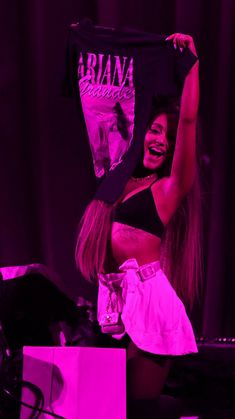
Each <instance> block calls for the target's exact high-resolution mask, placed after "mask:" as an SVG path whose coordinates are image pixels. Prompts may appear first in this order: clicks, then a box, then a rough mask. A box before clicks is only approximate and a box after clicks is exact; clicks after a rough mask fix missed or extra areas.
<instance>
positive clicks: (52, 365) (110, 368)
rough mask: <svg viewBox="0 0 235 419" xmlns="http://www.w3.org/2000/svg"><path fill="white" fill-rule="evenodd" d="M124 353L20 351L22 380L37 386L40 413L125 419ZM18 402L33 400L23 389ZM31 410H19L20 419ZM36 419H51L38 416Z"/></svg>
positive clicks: (25, 418)
mask: <svg viewBox="0 0 235 419" xmlns="http://www.w3.org/2000/svg"><path fill="white" fill-rule="evenodd" d="M125 352H126V351H125V350H124V349H110V348H85V347H24V350H23V380H26V381H30V382H32V383H33V384H35V385H36V386H38V387H39V388H40V389H41V390H42V392H43V394H44V398H45V404H44V409H45V410H48V411H49V412H52V413H56V414H57V415H61V416H63V417H64V418H66V419H126V353H125ZM22 400H23V401H25V402H27V403H29V404H33V405H34V402H35V397H34V395H33V394H32V392H31V391H29V389H27V388H24V389H23V392H22ZM30 413H31V410H30V409H29V408H27V407H24V406H23V407H22V409H21V416H20V417H21V419H28V418H29V417H30ZM39 418H40V419H51V418H52V416H51V415H47V414H44V413H42V414H41V415H40V416H39Z"/></svg>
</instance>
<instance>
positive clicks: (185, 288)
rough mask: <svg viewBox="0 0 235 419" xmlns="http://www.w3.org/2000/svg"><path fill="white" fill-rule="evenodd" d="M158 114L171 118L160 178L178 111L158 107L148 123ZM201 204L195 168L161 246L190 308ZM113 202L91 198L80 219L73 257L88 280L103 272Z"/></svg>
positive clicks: (196, 278)
mask: <svg viewBox="0 0 235 419" xmlns="http://www.w3.org/2000/svg"><path fill="white" fill-rule="evenodd" d="M161 113H166V114H167V115H168V118H169V121H170V123H169V124H168V133H167V136H168V141H169V144H170V148H171V151H172V153H171V159H169V160H168V163H167V165H166V166H165V167H163V168H161V173H160V177H161V176H165V175H166V174H167V172H168V174H169V168H170V167H171V161H172V157H173V149H174V143H175V138H176V130H177V124H178V110H177V109H176V107H175V106H173V107H172V105H171V106H169V105H168V106H167V107H166V106H164V107H163V106H161V107H159V108H158V111H156V110H155V113H154V117H153V115H152V117H151V120H150V124H149V125H150V126H151V123H152V121H153V119H155V118H156V116H157V115H159V114H161ZM170 160H171V161H170ZM200 203H201V196H200V183H199V178H198V171H196V176H195V180H194V184H193V186H192V188H191V190H190V192H189V193H188V194H187V196H186V197H185V198H184V199H183V201H182V203H181V205H180V207H179V208H178V210H177V211H176V213H175V214H174V216H173V217H172V219H171V220H170V222H169V223H168V225H167V227H166V229H165V234H164V237H163V241H162V246H161V257H160V262H161V266H162V269H163V271H164V272H165V273H166V275H167V277H168V279H169V281H170V282H171V284H172V286H173V287H174V289H175V291H176V292H177V294H178V296H179V297H180V298H181V299H182V301H183V302H184V303H185V304H186V305H187V306H189V307H192V305H193V302H194V299H195V297H196V296H197V294H198V290H199V284H200V279H201V272H202V255H201V205H200ZM115 205H116V203H115V204H107V203H105V202H102V201H99V200H93V201H91V203H90V204H89V205H88V207H87V209H86V211H85V213H84V215H83V217H82V219H81V221H80V224H79V233H78V238H77V245H76V252H75V258H76V264H77V267H78V268H79V270H80V271H81V273H82V275H83V276H84V277H85V278H86V279H88V280H92V279H93V280H96V279H97V275H98V274H99V273H101V272H104V271H105V264H106V257H107V252H108V247H109V240H110V233H111V224H112V213H113V209H114V207H115Z"/></svg>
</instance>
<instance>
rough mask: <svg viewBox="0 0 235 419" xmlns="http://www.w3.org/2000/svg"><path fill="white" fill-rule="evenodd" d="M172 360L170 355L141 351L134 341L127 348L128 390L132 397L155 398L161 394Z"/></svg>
mask: <svg viewBox="0 0 235 419" xmlns="http://www.w3.org/2000/svg"><path fill="white" fill-rule="evenodd" d="M171 364H172V360H171V359H170V358H169V357H164V356H160V355H153V354H150V353H149V352H145V351H141V350H140V349H138V348H137V347H136V346H135V344H134V343H133V342H130V343H129V345H128V349H127V390H128V396H129V397H130V398H132V399H154V398H157V397H159V396H160V394H161V393H162V389H163V387H164V384H165V381H166V379H167V376H168V373H169V370H170V367H171Z"/></svg>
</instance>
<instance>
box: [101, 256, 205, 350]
mask: <svg viewBox="0 0 235 419" xmlns="http://www.w3.org/2000/svg"><path fill="white" fill-rule="evenodd" d="M119 271H120V272H119V273H111V274H100V275H99V293H98V321H99V323H100V325H101V326H103V324H104V317H105V316H106V317H107V316H108V318H111V317H112V316H113V314H115V313H119V319H120V320H121V323H123V328H118V327H117V328H116V330H115V332H114V334H112V333H111V334H112V336H113V337H114V338H116V339H120V338H122V337H123V336H124V334H125V333H127V334H128V335H129V337H130V338H131V340H132V341H133V342H134V344H135V345H136V346H137V347H138V348H139V349H142V350H144V351H147V352H150V353H153V354H158V355H170V356H173V355H185V354H189V353H195V352H197V345H196V341H195V337H194V333H193V329H192V325H191V323H190V320H189V318H188V316H187V314H186V311H185V307H184V304H183V303H182V301H181V300H180V299H179V297H178V296H177V294H176V292H175V290H174V289H173V288H172V286H171V284H170V282H169V280H168V279H167V277H166V275H165V274H164V272H163V271H162V270H161V268H160V263H159V261H156V262H152V263H148V264H145V265H141V266H139V265H138V263H137V261H136V259H128V260H126V261H125V262H124V263H123V264H122V265H121V266H120V267H119ZM114 317H115V315H114ZM103 329H105V328H103ZM111 330H112V328H111Z"/></svg>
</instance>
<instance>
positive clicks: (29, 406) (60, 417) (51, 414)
mask: <svg viewBox="0 0 235 419" xmlns="http://www.w3.org/2000/svg"><path fill="white" fill-rule="evenodd" d="M2 390H3V392H4V393H5V394H6V395H7V396H9V397H10V398H11V399H13V400H14V401H15V402H17V403H19V404H22V405H23V406H25V407H28V408H30V409H33V410H36V411H37V412H39V413H45V414H47V415H50V416H52V417H54V418H57V419H67V418H65V417H64V416H60V415H57V414H56V413H52V412H49V411H48V410H45V409H41V408H39V407H35V406H32V405H31V404H29V403H26V402H24V401H22V400H19V399H18V398H17V397H15V396H14V395H13V394H12V393H11V392H10V391H9V390H8V389H6V388H4V387H2Z"/></svg>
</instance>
